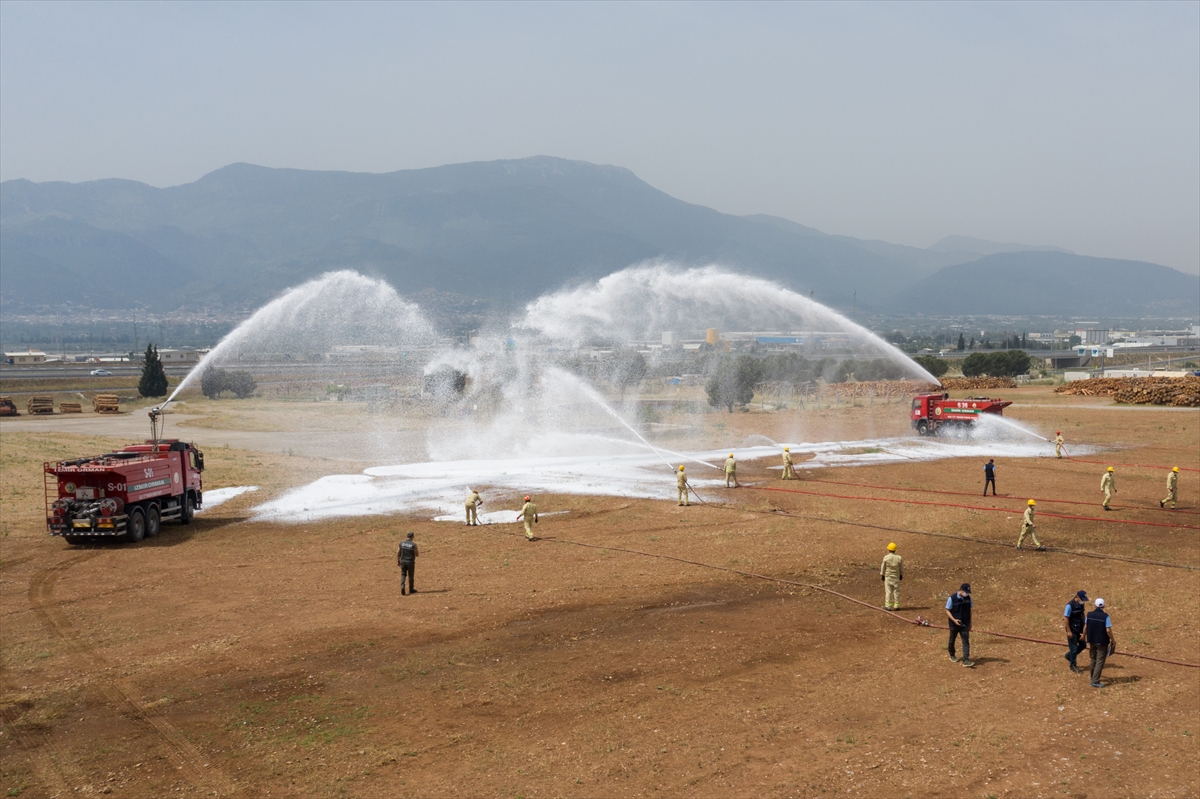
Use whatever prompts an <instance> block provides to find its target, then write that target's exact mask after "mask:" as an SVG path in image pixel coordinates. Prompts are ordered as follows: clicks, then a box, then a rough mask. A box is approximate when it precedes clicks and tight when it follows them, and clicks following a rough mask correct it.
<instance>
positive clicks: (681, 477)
mask: <svg viewBox="0 0 1200 799" xmlns="http://www.w3.org/2000/svg"><path fill="white" fill-rule="evenodd" d="M675 486H676V487H677V488H678V489H679V504H680V505H691V504H692V503H691V502H690V501H689V500H688V481H687V472H685V471H684V470H683V464H682V463H681V464H679V471H677V472H675Z"/></svg>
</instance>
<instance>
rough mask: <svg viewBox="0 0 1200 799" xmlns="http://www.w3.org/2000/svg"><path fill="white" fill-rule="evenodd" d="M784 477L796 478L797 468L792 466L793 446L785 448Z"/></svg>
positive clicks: (787, 478)
mask: <svg viewBox="0 0 1200 799" xmlns="http://www.w3.org/2000/svg"><path fill="white" fill-rule="evenodd" d="M783 479H784V480H795V479H796V470H795V469H793V468H792V449H791V447H784V448H783Z"/></svg>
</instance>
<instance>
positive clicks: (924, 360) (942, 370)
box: [913, 336, 961, 377]
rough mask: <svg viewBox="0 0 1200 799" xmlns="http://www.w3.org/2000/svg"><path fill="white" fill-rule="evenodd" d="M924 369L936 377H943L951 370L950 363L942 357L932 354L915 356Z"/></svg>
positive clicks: (915, 359)
mask: <svg viewBox="0 0 1200 799" xmlns="http://www.w3.org/2000/svg"><path fill="white" fill-rule="evenodd" d="M960 338H961V336H960ZM913 360H914V361H916V362H917V365H919V366H920V367H921V368H922V369H924V370H925V371H926V372H929V374H931V375H933V376H934V377H941V376H942V375H944V374H946V372H948V371H949V370H950V364H948V363H947V362H946V361H943V360H942V359H941V358H935V357H933V356H932V355H918V356H916V357H915V358H913Z"/></svg>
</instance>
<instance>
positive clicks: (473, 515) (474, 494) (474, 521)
mask: <svg viewBox="0 0 1200 799" xmlns="http://www.w3.org/2000/svg"><path fill="white" fill-rule="evenodd" d="M482 504H483V500H482V499H480V498H479V492H478V491H476V490H475V489H473V488H472V489H471V493H470V494H467V525H468V526H474V525H478V524H479V511H478V508H479V506H480V505H482Z"/></svg>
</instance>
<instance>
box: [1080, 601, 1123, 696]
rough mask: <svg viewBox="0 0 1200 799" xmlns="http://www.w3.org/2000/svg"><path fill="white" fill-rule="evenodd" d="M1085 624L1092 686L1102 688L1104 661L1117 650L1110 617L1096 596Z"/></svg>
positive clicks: (1102, 602)
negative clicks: (1101, 676) (1090, 656)
mask: <svg viewBox="0 0 1200 799" xmlns="http://www.w3.org/2000/svg"><path fill="white" fill-rule="evenodd" d="M1084 623H1085V624H1086V625H1087V643H1088V651H1089V652H1090V653H1091V655H1092V687H1093V688H1103V687H1104V683H1102V682H1100V675H1101V674H1102V673H1103V672H1104V662H1105V661H1106V660H1108V656H1109V655H1111V654H1112V653H1113V652H1116V651H1117V639H1116V637H1115V636H1114V635H1113V631H1112V619H1111V618H1109V615H1108V614H1107V613H1105V612H1104V600H1103V599H1102V598H1100V597H1096V609H1095V610H1093V611H1092V612H1091V613H1089V614H1088V615H1087V618H1086V619H1085V620H1084Z"/></svg>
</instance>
